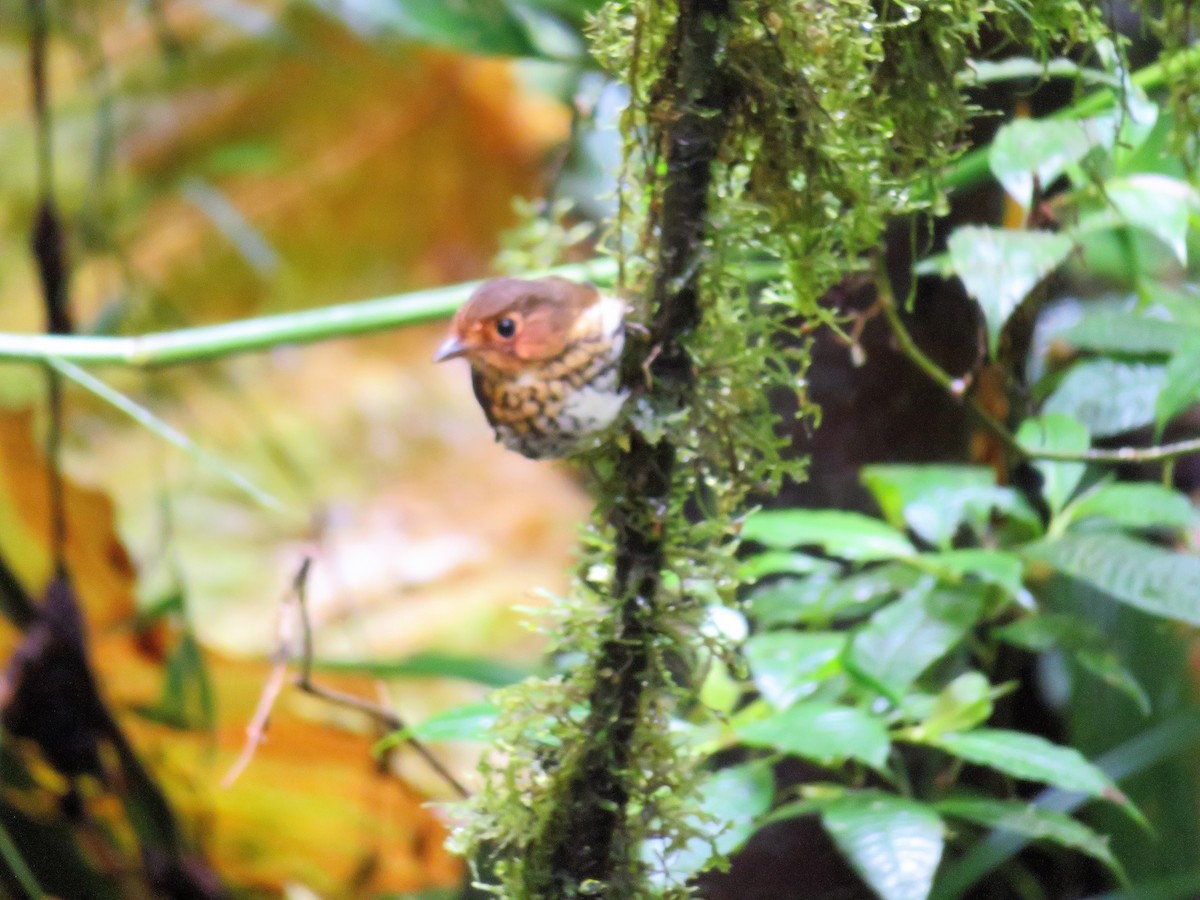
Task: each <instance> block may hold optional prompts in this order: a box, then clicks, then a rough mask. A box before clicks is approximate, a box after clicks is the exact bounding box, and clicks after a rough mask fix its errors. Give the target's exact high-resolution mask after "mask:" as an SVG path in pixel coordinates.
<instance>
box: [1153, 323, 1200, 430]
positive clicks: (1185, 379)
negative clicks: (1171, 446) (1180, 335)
mask: <svg viewBox="0 0 1200 900" xmlns="http://www.w3.org/2000/svg"><path fill="white" fill-rule="evenodd" d="M1197 401H1200V337H1190V338H1189V339H1188V340H1187V341H1186V342H1185V343H1184V344H1183V346H1181V347H1180V348H1179V352H1177V353H1176V354H1175V355H1174V356H1172V357H1171V359H1170V361H1169V362H1168V363H1167V372H1166V376H1165V378H1164V379H1163V385H1162V390H1160V391H1159V394H1158V397H1157V398H1156V399H1155V401H1154V427H1155V437H1156V438H1157V437H1161V436H1162V431H1163V428H1164V427H1166V424H1167V423H1168V422H1170V421H1171V420H1172V419H1174V418H1175V417H1176V416H1177V415H1179V414H1180V413H1181V412H1183V411H1184V410H1185V409H1187V408H1188V407H1189V406H1191V405H1192V404H1193V403H1196V402H1197Z"/></svg>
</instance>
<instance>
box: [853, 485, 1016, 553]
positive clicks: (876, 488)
mask: <svg viewBox="0 0 1200 900" xmlns="http://www.w3.org/2000/svg"><path fill="white" fill-rule="evenodd" d="M859 477H860V479H861V481H862V483H863V484H864V485H865V486H866V487H867V489H868V490H870V491H871V493H872V494H874V495H875V502H876V503H878V504H879V508H880V510H882V512H883V515H884V518H886V519H887V520H888V522H889V523H890V524H891V525H893V526H894V527H896V528H904V527H908V528H911V529H912V530H913V532H914V533H916V534H917V535H919V536H920V537H921V538H922V539H923V540H925V541H928V542H929V543H931V544H934V545H936V546H938V547H949V546H950V542H951V541H952V540H953V539H954V536H955V534H956V533H957V531H958V529H959V526H960V525H961V524H963V523H966V524H967V525H968V526H969V527H971V528H972V529H973V530H974V531H975V533H976V534H981V533H982V532H983V531H984V529H985V526H986V524H987V521H988V519H989V517H990V516H991V513H992V510H993V509H996V508H1001V509H1003V508H1005V507H1007V506H1010V505H1012V503H1013V502H1014V493H1013V491H1011V490H1010V489H1008V488H1003V487H999V486H997V484H996V475H995V473H994V472H993V471H992V470H991V469H989V468H987V467H986V466H956V465H919V466H914V465H874V466H864V467H863V469H862V472H861V474H860V476H859Z"/></svg>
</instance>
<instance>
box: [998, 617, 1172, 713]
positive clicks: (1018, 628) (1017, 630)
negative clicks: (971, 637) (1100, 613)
mask: <svg viewBox="0 0 1200 900" xmlns="http://www.w3.org/2000/svg"><path fill="white" fill-rule="evenodd" d="M992 635H993V637H996V638H998V639H999V640H1002V641H1005V642H1007V643H1009V644H1013V645H1014V646H1017V647H1024V648H1025V649H1026V650H1032V651H1034V652H1036V653H1043V652H1045V651H1047V650H1050V649H1053V648H1055V647H1058V648H1060V649H1061V650H1062V651H1063V652H1064V653H1069V654H1070V655H1071V656H1072V657H1073V658H1074V659H1075V661H1076V662H1077V663H1078V664H1079V665H1080V666H1081V667H1082V668H1083V669H1085V670H1086V671H1088V672H1089V673H1091V674H1092V675H1094V676H1095V677H1096V678H1099V679H1100V680H1101V681H1103V682H1104V683H1105V684H1107V685H1110V686H1111V687H1114V688H1116V689H1117V690H1119V691H1121V692H1122V693H1124V694H1125V695H1126V696H1128V697H1129V699H1130V700H1132V701H1133V702H1134V703H1135V704H1137V707H1138V709H1139V710H1140V711H1141V712H1142V714H1143V715H1148V714H1149V713H1150V711H1151V707H1150V698H1149V697H1148V696H1147V694H1146V690H1145V688H1143V687H1142V685H1141V683H1140V682H1139V681H1138V680H1137V679H1136V678H1135V677H1134V676H1133V673H1132V672H1130V671H1129V669H1128V668H1126V666H1125V664H1124V663H1122V662H1121V660H1120V658H1119V657H1118V656H1117V654H1116V653H1115V652H1114V651H1113V650H1112V649H1111V647H1110V643H1111V642H1110V641H1109V638H1108V636H1107V635H1105V634H1104V632H1102V631H1101V630H1100V629H1099V628H1098V627H1096V625H1094V624H1093V623H1092V622H1090V621H1088V620H1086V619H1082V618H1079V617H1078V616H1066V615H1059V614H1055V613H1043V614H1041V615H1037V616H1029V617H1028V618H1024V619H1018V620H1017V621H1015V622H1010V623H1009V624H1007V625H1005V626H1003V627H1001V628H997V629H996V630H995V631H993V632H992Z"/></svg>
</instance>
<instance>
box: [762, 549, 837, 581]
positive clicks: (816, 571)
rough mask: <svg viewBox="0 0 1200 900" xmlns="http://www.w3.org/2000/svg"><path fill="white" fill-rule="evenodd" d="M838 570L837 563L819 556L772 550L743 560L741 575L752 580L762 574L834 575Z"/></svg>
mask: <svg viewBox="0 0 1200 900" xmlns="http://www.w3.org/2000/svg"><path fill="white" fill-rule="evenodd" d="M840 570H841V567H840V566H839V565H838V564H837V563H835V562H832V561H831V560H828V559H821V558H820V557H819V556H809V555H808V554H807V553H796V552H794V551H793V552H787V551H784V550H773V551H768V552H766V553H756V554H755V555H754V556H751V557H750V558H749V559H747V560H746V561H745V562H743V563H742V567H741V576H742V580H743V581H754V580H755V579H757V578H762V577H763V576H764V575H836V574H837V573H838V572H839V571H840Z"/></svg>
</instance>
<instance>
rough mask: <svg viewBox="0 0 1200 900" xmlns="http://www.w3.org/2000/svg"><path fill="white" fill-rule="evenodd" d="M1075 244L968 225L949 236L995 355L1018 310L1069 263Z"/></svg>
mask: <svg viewBox="0 0 1200 900" xmlns="http://www.w3.org/2000/svg"><path fill="white" fill-rule="evenodd" d="M1072 246H1073V244H1072V242H1071V239H1070V238H1069V237H1066V236H1065V235H1061V234H1054V233H1052V232H1048V231H1008V230H1004V229H1000V228H987V227H983V226H978V225H968V226H965V227H962V228H959V229H957V230H956V231H955V232H954V233H953V234H952V235H950V241H949V249H950V259H951V262H952V263H953V265H954V271H955V273H956V274H957V275H958V277H959V278H961V279H962V282H963V286H964V287H966V289H967V293H968V294H970V295H971V296H972V297H974V298H975V299H976V300H977V301H978V302H979V306H980V308H982V310H983V316H984V319H985V321H986V322H987V330H988V347H989V349H990V351H991V352H992V353H993V354H995V352H996V345H997V342H998V341H999V340H1000V331H1001V329H1003V328H1004V323H1005V322H1007V321H1008V317H1009V316H1010V315H1012V312H1013V310H1015V309H1016V308H1017V307H1018V306H1019V305H1020V303H1021V301H1022V300H1024V299H1025V297H1026V296H1028V294H1029V292H1030V291H1032V290H1033V289H1034V287H1036V286H1037V284H1038V282H1040V281H1041V280H1042V279H1043V278H1045V277H1046V276H1047V275H1049V274H1050V273H1051V272H1053V271H1054V270H1055V269H1057V268H1058V267H1059V265H1061V264H1062V263H1063V261H1064V260H1066V258H1067V255H1068V254H1069V253H1070V252H1071V248H1072Z"/></svg>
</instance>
